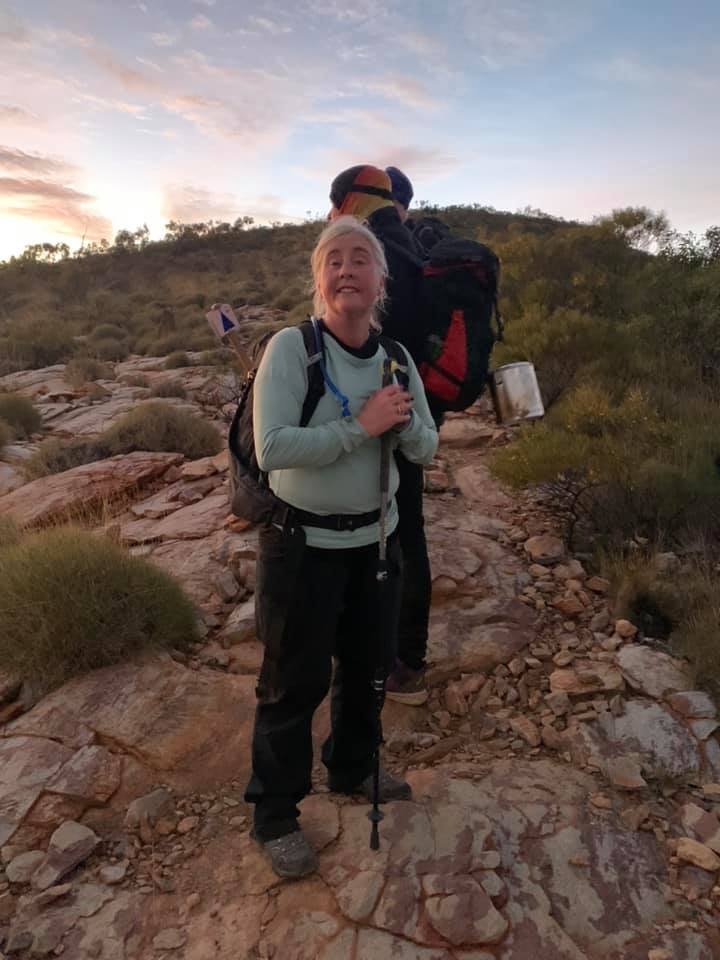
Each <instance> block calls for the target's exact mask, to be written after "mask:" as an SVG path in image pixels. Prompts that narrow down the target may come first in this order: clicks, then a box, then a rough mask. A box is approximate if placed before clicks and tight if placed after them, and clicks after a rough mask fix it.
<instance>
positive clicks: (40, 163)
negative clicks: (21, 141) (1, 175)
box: [0, 145, 75, 176]
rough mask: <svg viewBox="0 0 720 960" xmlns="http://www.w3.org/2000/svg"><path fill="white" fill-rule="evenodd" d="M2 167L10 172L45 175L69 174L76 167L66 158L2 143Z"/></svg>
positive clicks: (0, 158)
mask: <svg viewBox="0 0 720 960" xmlns="http://www.w3.org/2000/svg"><path fill="white" fill-rule="evenodd" d="M0 169H1V170H5V171H8V172H9V173H34V174H41V175H45V176H56V175H58V174H67V173H69V172H71V171H73V170H74V169H75V168H74V167H73V166H72V165H71V164H69V163H67V162H66V161H64V160H59V159H57V158H55V157H47V156H43V155H42V154H39V153H25V151H24V150H18V149H16V148H15V147H4V146H2V145H0Z"/></svg>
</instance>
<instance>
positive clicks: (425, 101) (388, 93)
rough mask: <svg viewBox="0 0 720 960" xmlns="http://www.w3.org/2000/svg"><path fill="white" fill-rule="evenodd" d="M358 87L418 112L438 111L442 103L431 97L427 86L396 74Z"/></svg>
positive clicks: (412, 78) (363, 83)
mask: <svg viewBox="0 0 720 960" xmlns="http://www.w3.org/2000/svg"><path fill="white" fill-rule="evenodd" d="M358 85H359V86H362V87H364V88H365V89H366V90H369V91H370V92H371V93H378V94H380V96H382V97H385V99H387V100H398V101H399V102H400V103H402V104H404V105H406V106H410V107H413V108H414V109H416V110H436V109H437V108H438V107H439V106H440V101H439V100H437V99H436V98H435V97H433V96H431V95H430V94H429V93H428V91H427V89H426V87H425V85H424V84H423V83H422V82H421V81H419V80H416V79H415V78H414V77H408V76H401V75H399V74H395V75H389V76H387V77H379V78H378V79H377V80H365V81H362V82H361V83H359V84H358Z"/></svg>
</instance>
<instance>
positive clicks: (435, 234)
mask: <svg viewBox="0 0 720 960" xmlns="http://www.w3.org/2000/svg"><path fill="white" fill-rule="evenodd" d="M405 225H406V227H407V228H408V230H409V231H410V233H411V234H412V237H413V242H414V244H415V249H416V251H417V253H418V255H419V256H420V257H422V259H423V260H427V259H428V257H429V256H430V251H431V250H432V248H433V247H434V246H435V244H437V243H439V241H440V240H443V239H444V238H445V237H449V236H450V227H448V225H447V224H445V223H443V222H442V220H439V219H438V218H437V217H420V218H419V219H417V218H415V217H413V218H412V219H408V220H406V221H405Z"/></svg>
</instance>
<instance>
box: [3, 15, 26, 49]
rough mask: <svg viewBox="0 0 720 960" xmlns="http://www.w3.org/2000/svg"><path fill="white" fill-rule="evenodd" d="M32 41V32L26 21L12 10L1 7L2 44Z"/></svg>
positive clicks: (22, 43)
mask: <svg viewBox="0 0 720 960" xmlns="http://www.w3.org/2000/svg"><path fill="white" fill-rule="evenodd" d="M29 41H30V33H29V31H28V29H27V27H26V26H25V24H24V23H22V22H21V20H20V19H19V18H18V17H17V16H16V15H15V14H14V13H12V12H11V11H10V10H6V9H0V45H1V44H5V43H6V44H21V45H23V46H25V45H26V44H27V43H29Z"/></svg>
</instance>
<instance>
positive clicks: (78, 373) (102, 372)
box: [63, 357, 113, 390]
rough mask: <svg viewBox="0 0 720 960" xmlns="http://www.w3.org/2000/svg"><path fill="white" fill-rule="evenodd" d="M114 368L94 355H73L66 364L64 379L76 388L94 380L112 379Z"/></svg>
mask: <svg viewBox="0 0 720 960" xmlns="http://www.w3.org/2000/svg"><path fill="white" fill-rule="evenodd" d="M112 375H113V373H112V370H111V369H110V367H108V365H107V364H106V363H101V362H100V361H99V360H96V359H95V358H94V357H73V358H72V360H70V361H68V363H66V364H65V373H64V374H63V377H64V379H65V380H66V381H67V382H68V383H69V384H70V385H71V386H73V387H75V389H76V390H79V389H80V387H82V386H84V385H85V384H86V383H90V382H91V381H92V380H111V379H112Z"/></svg>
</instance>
